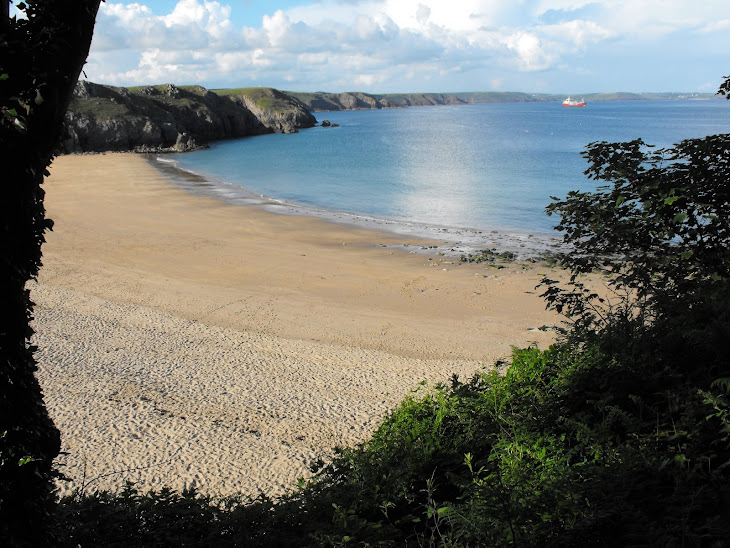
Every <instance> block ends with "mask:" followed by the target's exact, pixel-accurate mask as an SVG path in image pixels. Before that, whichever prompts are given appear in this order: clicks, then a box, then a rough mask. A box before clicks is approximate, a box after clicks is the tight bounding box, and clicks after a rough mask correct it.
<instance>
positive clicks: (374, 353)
mask: <svg viewBox="0 0 730 548" xmlns="http://www.w3.org/2000/svg"><path fill="white" fill-rule="evenodd" d="M50 171H51V176H50V177H49V179H48V180H47V182H46V183H45V190H46V193H47V196H46V208H47V211H48V216H49V217H50V218H52V219H53V220H54V221H55V223H56V224H55V228H54V231H53V232H51V233H49V234H48V235H47V242H46V244H45V245H44V247H43V268H42V269H41V273H40V276H39V280H38V283H33V284H31V286H30V287H31V289H32V298H33V300H34V301H35V303H36V309H35V310H36V313H35V316H36V319H35V323H34V327H35V329H36V335H35V337H34V343H35V344H36V345H37V346H38V347H39V351H38V360H39V379H40V381H41V384H42V386H43V389H44V392H45V397H46V402H47V405H48V408H49V411H50V413H51V416H52V417H53V419H54V420H55V422H56V424H57V426H58V428H59V429H60V431H61V435H62V440H63V442H62V443H63V447H62V450H63V451H64V452H65V453H66V455H63V456H62V457H61V458H60V459H59V465H60V470H61V471H62V472H63V473H64V474H65V475H66V476H68V477H69V478H70V480H71V481H70V482H66V483H64V484H63V486H62V490H63V491H64V492H69V491H70V490H73V489H76V488H81V487H86V488H88V489H101V488H103V489H118V488H119V487H121V486H122V485H123V484H124V481H125V480H131V481H135V482H137V483H138V486H139V487H140V488H142V489H148V488H160V487H163V486H169V487H172V488H175V489H182V488H184V487H197V488H198V489H200V490H202V491H204V492H208V493H217V494H224V495H225V494H231V493H234V492H243V493H246V494H249V495H252V496H256V495H257V494H259V493H260V492H264V493H266V494H276V493H281V492H282V491H284V490H285V489H287V488H289V487H291V486H293V485H294V483H295V482H296V480H297V478H299V477H301V476H306V475H307V473H308V464H309V462H310V461H311V460H312V459H314V458H317V457H325V458H326V457H327V455H328V454H330V451H331V448H332V447H333V446H334V445H338V444H339V445H352V444H356V443H358V442H359V441H362V440H364V439H365V438H366V437H367V435H368V434H369V433H370V432H371V431H372V430H373V429H374V428H375V427H376V426H377V424H378V421H379V420H380V419H381V418H382V416H383V415H384V414H385V413H386V412H387V411H388V410H389V409H392V408H393V407H394V406H396V405H397V404H398V402H399V401H400V400H402V399H403V398H404V397H405V396H406V395H408V394H409V392H410V391H411V390H412V389H414V387H416V386H417V385H418V383H420V382H422V381H426V382H427V383H435V382H438V381H447V380H448V379H449V378H450V377H451V376H452V375H453V374H455V373H456V374H459V375H460V376H462V377H465V376H470V375H471V374H472V373H474V372H475V371H477V370H479V369H480V368H482V367H486V366H489V365H491V364H492V363H494V361H495V360H497V359H500V358H503V357H506V356H508V355H509V353H510V349H511V347H512V346H513V345H516V346H525V345H528V344H533V343H535V344H538V345H539V346H541V347H546V346H547V345H548V344H549V343H550V342H551V340H552V336H553V335H552V332H550V331H543V330H540V329H539V328H540V327H542V326H546V325H547V326H549V325H555V324H557V323H559V322H560V318H558V317H557V316H555V315H553V314H552V313H549V312H546V311H545V306H544V303H543V301H542V300H541V299H540V297H539V295H538V291H536V290H535V286H536V285H537V283H538V282H539V281H540V278H541V277H542V275H543V274H547V273H551V275H552V276H558V277H559V276H560V275H561V274H560V273H556V272H551V271H550V269H549V268H547V267H545V266H540V265H537V264H528V265H525V266H524V267H523V266H522V265H520V264H512V265H509V266H508V267H506V268H503V269H496V268H493V267H490V266H487V265H484V264H481V265H476V264H463V263H460V262H459V261H458V259H454V258H448V257H444V256H439V255H437V254H433V255H428V254H425V253H423V251H422V250H421V247H423V246H428V245H431V244H432V243H434V242H428V241H421V240H417V239H415V238H410V239H409V238H407V237H405V236H397V235H392V234H387V233H384V232H377V231H371V230H364V229H357V228H353V227H347V226H343V225H339V224H335V223H331V222H327V221H325V220H322V219H317V218H308V217H302V216H290V215H277V214H274V213H271V212H268V211H264V210H262V209H260V208H257V207H255V206H236V205H231V204H227V203H225V202H223V201H220V200H217V199H215V198H212V197H205V196H196V195H193V194H191V193H189V192H187V191H185V190H183V189H181V188H179V187H177V186H175V185H174V184H172V183H171V182H170V180H169V179H168V176H167V175H165V174H163V173H161V172H159V171H158V170H156V169H155V168H154V167H152V166H151V165H150V164H149V162H147V161H146V160H145V158H144V157H141V156H136V155H132V154H105V155H90V156H64V157H60V158H57V159H56V160H55V161H54V163H53V165H52V166H51V169H50ZM404 245H407V246H408V247H404ZM412 250H418V251H419V252H418V253H415V252H412Z"/></svg>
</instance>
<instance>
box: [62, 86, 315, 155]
mask: <svg viewBox="0 0 730 548" xmlns="http://www.w3.org/2000/svg"><path fill="white" fill-rule="evenodd" d="M254 89H255V90H257V91H256V93H257V94H261V95H263V96H267V97H268V96H271V97H272V98H275V100H272V101H271V102H269V103H267V102H266V101H264V102H259V103H260V104H256V100H255V98H254V99H251V98H250V97H249V96H247V95H246V94H220V93H214V92H212V91H209V90H207V89H205V88H203V87H201V86H180V87H177V86H174V85H172V84H166V85H162V86H144V87H138V88H129V89H127V88H120V87H113V86H105V85H100V84H93V83H91V82H84V81H82V82H79V83H78V84H77V86H76V90H75V91H74V97H73V100H72V102H71V105H70V106H69V109H68V112H67V113H66V120H65V132H64V137H63V138H62V141H61V143H60V152H64V153H71V152H100V151H113V150H117V151H119V150H136V151H141V152H144V151H158V150H170V151H185V150H191V149H194V148H198V147H200V146H202V145H205V144H206V143H208V142H210V141H215V140H219V139H229V138H234V137H244V136H247V135H258V134H261V133H271V132H275V131H278V132H286V133H291V132H295V131H297V129H298V128H303V127H312V126H314V125H315V124H316V119H315V118H314V116H312V115H311V113H309V112H308V111H307V109H306V108H305V107H304V106H303V105H302V104H301V103H299V102H298V101H296V100H294V99H292V98H290V97H287V96H286V95H284V94H283V93H281V92H278V91H276V90H270V89H267V88H254ZM249 91H250V90H249ZM267 104H268V105H270V106H271V107H272V108H271V109H267V108H266V105H267ZM262 105H263V106H262ZM274 107H275V108H274Z"/></svg>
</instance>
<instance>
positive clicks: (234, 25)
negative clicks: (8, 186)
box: [82, 0, 730, 95]
mask: <svg viewBox="0 0 730 548" xmlns="http://www.w3.org/2000/svg"><path fill="white" fill-rule="evenodd" d="M729 52H730V1H729V0H700V1H697V0H695V1H688V0H596V1H581V0H288V1H275V0H271V1H262V0H218V1H207V0H138V1H136V2H129V1H117V0H107V1H106V2H104V3H102V4H101V8H100V12H99V16H98V18H97V24H96V29H95V33H94V40H93V43H92V47H91V52H90V55H89V58H88V62H87V64H86V66H85V68H84V71H85V79H88V80H91V81H93V82H98V83H104V84H112V85H120V86H130V85H141V84H160V83H168V82H170V83H175V84H200V85H203V86H205V87H207V88H221V87H248V86H271V87H275V88H278V89H283V90H289V91H331V92H342V91H364V92H370V93H398V92H458V91H523V92H534V93H561V94H573V95H579V94H580V93H590V92H601V91H604V92H609V91H629V92H651V91H657V92H663V91H675V92H680V91H682V92H685V91H701V92H715V91H716V90H717V88H718V86H719V84H720V83H721V81H722V77H723V76H725V75H728V74H730V56H729V55H728V53H729ZM82 77H83V76H82Z"/></svg>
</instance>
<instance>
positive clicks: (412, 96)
mask: <svg viewBox="0 0 730 548" xmlns="http://www.w3.org/2000/svg"><path fill="white" fill-rule="evenodd" d="M573 95H575V96H579V97H581V98H584V99H585V100H586V101H587V102H589V103H590V102H596V101H642V100H643V101H646V100H677V99H683V100H687V99H690V100H691V99H694V100H711V99H715V98H717V96H716V95H713V94H710V93H624V92H614V93H587V94H573ZM565 96H566V95H562V94H561V95H557V94H540V93H522V92H497V91H479V92H464V93H391V94H369V93H363V92H358V91H355V92H343V93H329V92H313V93H310V92H294V91H279V90H276V89H273V88H265V87H253V88H231V89H214V90H208V89H206V88H204V87H202V86H194V85H191V86H176V85H174V84H162V85H154V86H136V87H130V88H123V87H115V86H107V85H102V84H94V83H92V82H85V81H81V82H79V83H78V84H77V87H76V91H75V92H74V97H73V99H72V101H71V104H70V105H69V109H68V112H67V113H66V117H65V129H64V133H63V137H62V139H61V141H60V143H59V146H58V153H59V154H71V153H85V152H111V151H118V152H121V151H129V152H143V153H149V152H186V151H189V150H195V149H197V148H205V147H206V146H207V145H208V143H210V142H213V141H220V140H224V139H236V138H240V137H247V136H253V135H261V134H264V133H273V132H278V133H294V132H296V131H298V130H299V129H302V128H308V127H313V126H315V125H317V123H318V121H317V119H316V118H315V117H314V115H313V114H312V113H313V112H331V111H342V110H373V109H385V108H407V107H416V106H438V105H473V104H480V103H531V102H560V101H562V100H563V99H564V98H565Z"/></svg>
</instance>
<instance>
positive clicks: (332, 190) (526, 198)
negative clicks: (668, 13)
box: [175, 100, 730, 233]
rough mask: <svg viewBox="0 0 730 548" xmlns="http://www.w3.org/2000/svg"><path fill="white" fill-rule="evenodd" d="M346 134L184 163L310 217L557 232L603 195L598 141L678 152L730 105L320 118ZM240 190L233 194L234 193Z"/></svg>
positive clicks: (247, 146)
mask: <svg viewBox="0 0 730 548" xmlns="http://www.w3.org/2000/svg"><path fill="white" fill-rule="evenodd" d="M316 116H317V119H318V120H319V121H321V120H323V119H328V120H330V121H332V122H335V123H337V124H340V127H338V128H322V127H316V128H312V129H307V130H303V131H300V132H299V133H297V134H293V135H282V134H274V135H264V136H258V137H251V138H246V139H240V140H235V141H225V142H220V143H216V144H214V145H213V146H211V148H210V149H208V150H201V151H196V152H191V153H188V154H183V155H179V156H176V157H175V159H176V160H177V161H178V163H179V166H180V167H182V168H184V169H186V170H190V171H194V172H197V173H201V174H204V175H206V176H208V177H210V180H212V181H217V182H218V184H219V185H222V186H227V187H228V189H229V190H230V189H231V188H233V187H234V186H240V187H243V188H245V189H247V190H249V191H251V192H252V193H254V194H256V195H264V196H266V197H270V198H274V199H278V200H283V201H286V202H289V203H293V204H296V205H299V206H304V210H306V209H307V208H313V209H322V208H324V209H325V210H330V211H334V212H347V213H351V214H356V215H359V216H367V217H373V218H379V219H390V220H399V221H407V222H412V223H427V224H429V225H433V226H436V227H449V228H450V229H454V228H456V229H458V228H470V229H475V230H485V231H486V230H502V231H516V232H530V233H549V232H551V228H552V226H553V225H554V224H556V222H557V221H556V219H551V218H549V217H547V216H546V215H545V213H544V209H545V206H546V205H547V204H548V203H550V196H551V195H553V196H559V197H560V196H564V195H565V194H566V193H567V192H568V191H569V190H572V189H588V188H593V187H594V186H595V185H594V183H592V182H590V181H588V180H587V179H586V177H585V176H584V174H583V172H584V171H585V169H586V167H587V164H586V162H585V159H584V158H583V157H582V156H581V154H580V153H581V151H582V150H583V148H584V147H585V145H586V144H587V143H589V142H591V141H626V140H631V139H635V138H637V137H641V138H643V139H644V141H645V142H647V143H651V144H655V145H659V146H667V145H670V144H672V143H675V142H678V141H680V140H682V139H687V138H692V137H703V136H706V135H711V134H715V133H729V132H730V101H724V100H711V101H620V102H618V101H617V102H596V103H589V104H588V106H587V107H586V108H563V107H562V106H561V105H560V103H526V104H525V103H504V104H483V105H465V106H439V107H416V108H408V109H394V110H374V111H369V110H368V111H351V112H326V113H325V112H320V113H317V114H316ZM231 185H233V186H231Z"/></svg>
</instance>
